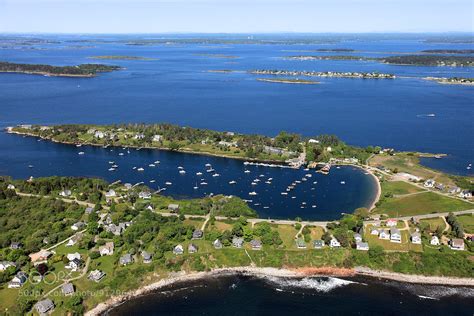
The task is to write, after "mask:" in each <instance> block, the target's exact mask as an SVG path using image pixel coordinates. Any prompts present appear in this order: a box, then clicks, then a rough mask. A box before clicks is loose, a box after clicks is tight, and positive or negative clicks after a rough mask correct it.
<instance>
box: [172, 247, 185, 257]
mask: <svg viewBox="0 0 474 316" xmlns="http://www.w3.org/2000/svg"><path fill="white" fill-rule="evenodd" d="M173 253H174V254H175V255H182V254H183V253H184V249H183V246H181V245H177V246H176V247H174V249H173Z"/></svg>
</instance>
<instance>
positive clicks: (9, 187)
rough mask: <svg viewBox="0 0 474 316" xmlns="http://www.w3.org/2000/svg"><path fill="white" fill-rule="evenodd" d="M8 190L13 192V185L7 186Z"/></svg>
mask: <svg viewBox="0 0 474 316" xmlns="http://www.w3.org/2000/svg"><path fill="white" fill-rule="evenodd" d="M7 189H8V190H15V186H14V185H13V184H9V185H7Z"/></svg>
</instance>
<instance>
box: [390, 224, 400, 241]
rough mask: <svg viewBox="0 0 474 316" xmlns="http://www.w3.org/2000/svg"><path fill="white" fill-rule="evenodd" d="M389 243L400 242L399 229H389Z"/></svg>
mask: <svg viewBox="0 0 474 316" xmlns="http://www.w3.org/2000/svg"><path fill="white" fill-rule="evenodd" d="M390 242H396V243H401V242H402V234H401V233H400V230H399V229H397V228H394V227H392V228H390Z"/></svg>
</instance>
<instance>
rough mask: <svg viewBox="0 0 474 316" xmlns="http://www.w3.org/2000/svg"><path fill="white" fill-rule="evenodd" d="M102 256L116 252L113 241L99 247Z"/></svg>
mask: <svg viewBox="0 0 474 316" xmlns="http://www.w3.org/2000/svg"><path fill="white" fill-rule="evenodd" d="M99 253H100V255H101V256H111V255H113V254H114V243H113V242H112V241H109V242H106V243H105V245H103V246H100V247H99Z"/></svg>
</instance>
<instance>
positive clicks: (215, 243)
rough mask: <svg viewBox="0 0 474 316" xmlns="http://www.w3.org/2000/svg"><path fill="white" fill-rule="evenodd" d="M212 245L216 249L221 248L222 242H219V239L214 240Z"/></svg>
mask: <svg viewBox="0 0 474 316" xmlns="http://www.w3.org/2000/svg"><path fill="white" fill-rule="evenodd" d="M212 245H213V246H214V248H216V249H222V242H221V241H220V240H219V239H216V240H214V242H213V243H212Z"/></svg>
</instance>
